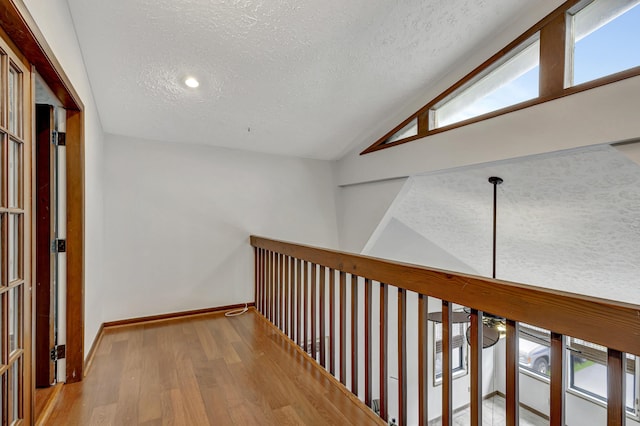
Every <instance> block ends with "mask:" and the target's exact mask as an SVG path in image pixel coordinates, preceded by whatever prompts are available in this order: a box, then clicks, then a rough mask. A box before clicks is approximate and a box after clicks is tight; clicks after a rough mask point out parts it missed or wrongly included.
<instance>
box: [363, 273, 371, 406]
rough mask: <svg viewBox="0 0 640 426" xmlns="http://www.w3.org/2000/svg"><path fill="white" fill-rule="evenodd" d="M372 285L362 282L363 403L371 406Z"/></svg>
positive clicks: (368, 280) (367, 280)
mask: <svg viewBox="0 0 640 426" xmlns="http://www.w3.org/2000/svg"><path fill="white" fill-rule="evenodd" d="M372 309H373V283H372V282H371V280H370V279H367V278H365V280H364V403H365V404H367V406H369V407H371V406H372V404H373V380H372V379H373V365H372V363H373V356H372V354H373V343H372V342H373V334H372V333H373V328H372V326H373V312H372Z"/></svg>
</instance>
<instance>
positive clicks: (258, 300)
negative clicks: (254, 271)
mask: <svg viewBox="0 0 640 426" xmlns="http://www.w3.org/2000/svg"><path fill="white" fill-rule="evenodd" d="M262 293H263V291H262V249H261V248H259V249H258V295H257V296H258V297H256V310H257V311H258V312H260V313H262Z"/></svg>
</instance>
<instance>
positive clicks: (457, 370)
mask: <svg viewBox="0 0 640 426" xmlns="http://www.w3.org/2000/svg"><path fill="white" fill-rule="evenodd" d="M465 324H466V323H455V324H453V326H454V327H455V326H459V327H460V330H461V334H459V335H455V334H454V335H453V336H452V346H453V349H454V350H456V349H457V350H459V351H460V363H459V364H458V365H457V366H452V369H451V373H452V379H453V380H455V379H458V378H460V377H464V376H466V375H467V374H468V373H469V345H468V344H467V339H466V335H465ZM438 325H439V326H440V327H442V323H436V322H434V323H433V333H432V336H433V386H440V385H442V371H441V372H440V376H438V374H437V372H436V359H437V356H438V354H439V353H442V339H438V333H437V331H436V330H437V328H438ZM440 334H442V332H441V333H440ZM438 348H440V350H438Z"/></svg>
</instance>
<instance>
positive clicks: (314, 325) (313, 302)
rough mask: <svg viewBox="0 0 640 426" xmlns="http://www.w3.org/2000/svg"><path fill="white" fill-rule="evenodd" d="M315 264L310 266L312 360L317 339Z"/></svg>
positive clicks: (314, 356)
mask: <svg viewBox="0 0 640 426" xmlns="http://www.w3.org/2000/svg"><path fill="white" fill-rule="evenodd" d="M316 274H317V272H316V264H315V263H312V264H311V357H312V358H313V359H317V357H316V350H317V348H316V337H317V333H316V331H317V319H316V315H318V312H317V303H318V299H317V293H316V291H317V289H316Z"/></svg>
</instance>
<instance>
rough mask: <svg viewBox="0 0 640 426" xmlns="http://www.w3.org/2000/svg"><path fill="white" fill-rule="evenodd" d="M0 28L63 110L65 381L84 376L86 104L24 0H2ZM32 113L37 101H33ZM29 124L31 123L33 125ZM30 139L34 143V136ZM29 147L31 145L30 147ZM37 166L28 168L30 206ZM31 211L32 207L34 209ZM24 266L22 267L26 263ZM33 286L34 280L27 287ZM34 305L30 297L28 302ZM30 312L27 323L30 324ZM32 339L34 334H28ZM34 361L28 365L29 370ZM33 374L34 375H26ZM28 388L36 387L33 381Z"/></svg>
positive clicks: (33, 269) (32, 245)
mask: <svg viewBox="0 0 640 426" xmlns="http://www.w3.org/2000/svg"><path fill="white" fill-rule="evenodd" d="M0 27H2V29H3V30H4V31H5V32H6V33H7V35H8V36H9V37H10V38H11V40H12V41H13V43H14V44H15V45H16V47H17V48H18V49H19V50H20V52H22V54H23V55H24V56H25V57H26V58H27V60H28V61H29V62H30V63H31V64H32V67H33V68H34V69H35V70H37V72H38V74H40V76H41V77H42V78H43V80H44V81H45V83H47V85H48V86H49V87H50V88H51V90H52V91H53V92H54V94H55V95H56V96H57V97H58V99H59V100H60V101H61V102H62V104H63V107H64V108H65V109H66V110H67V129H66V130H67V132H66V147H67V166H66V172H67V297H66V298H67V312H66V315H67V320H66V323H67V342H66V345H67V356H66V369H67V381H66V382H67V383H73V382H78V381H80V380H82V378H83V376H84V199H85V198H84V196H85V194H84V105H83V103H82V101H81V100H80V96H79V95H78V93H77V92H76V91H75V89H74V88H73V85H72V84H71V80H70V79H69V77H67V75H66V74H65V72H64V70H63V69H62V66H61V65H60V63H59V62H58V60H57V59H56V57H55V55H54V54H53V50H52V49H51V47H50V46H49V44H48V43H47V41H46V40H45V38H44V35H43V34H42V32H41V31H40V30H39V28H38V27H37V25H36V22H35V20H34V19H33V17H32V16H31V14H30V13H29V11H28V9H27V7H26V6H25V4H24V2H23V0H0ZM31 108H32V111H33V110H34V109H35V99H32V105H31ZM32 128H33V126H32ZM31 143H32V144H33V138H32V141H31ZM32 146H33V145H32ZM34 173H35V170H32V171H31V175H32V185H31V195H32V196H31V200H32V208H33V202H34V201H33V200H34V198H33V194H34V187H33V185H34V183H33V177H34ZM32 211H33V210H32ZM31 222H32V223H31V229H32V237H31V242H30V244H31V249H32V250H31V254H32V256H31V259H32V262H31V265H30V267H31V271H32V277H34V276H35V263H34V262H33V259H35V253H34V250H35V244H34V238H33V233H34V232H35V229H34V224H35V222H34V220H33V218H32V221H31ZM25 266H26V265H25ZM32 285H33V279H32V282H31V283H29V286H32ZM31 303H32V306H33V299H32V301H31ZM33 324H34V321H33V310H32V314H31V324H30V327H33ZM31 336H32V339H33V333H31ZM31 359H32V365H31V366H29V367H30V368H31V371H33V368H34V365H33V357H32V358H31ZM30 376H31V377H33V375H30ZM31 382H32V383H31V386H32V388H34V382H33V379H32V380H31Z"/></svg>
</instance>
